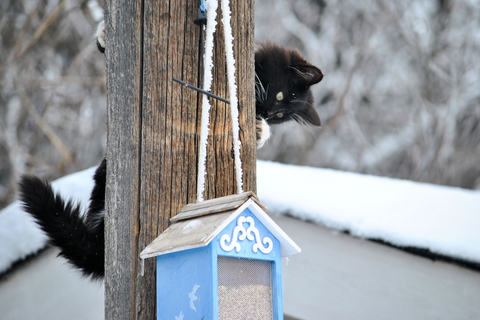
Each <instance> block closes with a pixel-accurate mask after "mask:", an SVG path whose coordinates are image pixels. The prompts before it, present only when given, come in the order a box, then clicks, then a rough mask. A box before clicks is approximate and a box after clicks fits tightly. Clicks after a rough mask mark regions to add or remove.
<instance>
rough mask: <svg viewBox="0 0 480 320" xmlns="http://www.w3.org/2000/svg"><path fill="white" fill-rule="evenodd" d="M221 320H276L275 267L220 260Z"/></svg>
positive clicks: (259, 263)
mask: <svg viewBox="0 0 480 320" xmlns="http://www.w3.org/2000/svg"><path fill="white" fill-rule="evenodd" d="M217 263H218V319H219V320H267V319H268V320H272V319H273V304H272V263H271V262H270V261H264V260H252V259H242V258H231V257H222V256H218V262H217Z"/></svg>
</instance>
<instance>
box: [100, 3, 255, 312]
mask: <svg viewBox="0 0 480 320" xmlns="http://www.w3.org/2000/svg"><path fill="white" fill-rule="evenodd" d="M199 5H200V0H195V1H192V0H159V1H157V0H155V1H154V0H143V1H142V0H136V1H113V0H107V1H106V3H105V23H106V38H107V39H106V45H107V48H106V61H107V108H108V112H107V117H108V143H107V193H106V196H107V197H106V216H105V222H106V225H105V274H106V279H105V319H107V320H119V319H149V320H151V319H154V318H155V315H156V305H155V299H156V288H155V285H156V281H155V279H156V278H155V261H154V259H148V260H146V261H145V269H144V270H145V272H144V276H142V275H141V261H140V259H139V254H140V252H141V251H142V250H143V249H144V248H145V247H146V246H147V245H148V244H149V243H150V242H151V241H153V240H154V239H155V238H156V237H157V236H158V235H159V234H160V233H161V232H162V231H163V230H165V229H166V228H167V227H168V225H169V219H170V218H171V217H172V216H174V215H176V214H177V213H178V212H179V210H180V209H181V208H182V207H183V206H184V205H186V204H187V203H192V202H195V201H196V183H197V155H198V141H199V130H200V122H199V121H200V118H201V117H200V115H201V101H202V97H201V95H200V94H198V93H197V92H195V91H193V90H191V89H188V88H185V87H183V86H181V85H180V84H178V83H175V82H173V81H172V77H176V78H179V79H182V80H184V81H186V82H187V83H190V84H192V85H195V86H199V79H200V69H199V58H200V57H199V37H200V29H199V28H200V27H199V26H197V25H195V24H194V23H193V20H194V19H195V18H196V16H197V9H198V7H199ZM230 6H231V10H232V21H231V23H232V29H233V33H234V34H233V37H234V41H235V42H234V52H235V60H236V76H237V86H238V100H239V109H240V110H239V111H240V129H241V130H240V139H241V141H242V148H241V158H242V162H243V183H244V190H245V191H248V190H252V191H256V172H255V168H256V164H255V163H256V160H255V157H256V150H255V120H254V119H255V89H254V72H255V71H254V40H253V36H254V31H253V29H254V1H253V0H232V1H231V2H230ZM221 15H222V14H221V8H220V6H219V8H218V16H217V22H218V25H217V31H216V34H215V52H214V70H213V72H214V76H213V79H214V80H213V87H212V90H211V91H212V92H213V93H215V94H217V95H219V96H221V97H225V98H227V99H228V90H227V78H226V64H225V52H224V43H223V27H222V24H221ZM210 101H211V103H212V109H211V115H210V122H211V126H210V136H209V140H208V143H209V144H208V155H207V177H206V186H205V199H211V198H216V197H221V196H225V195H229V194H233V193H235V190H236V189H235V170H234V159H233V151H232V150H233V141H232V133H231V120H230V109H229V105H226V104H225V103H223V102H219V101H216V100H213V99H210ZM160 312H161V311H160Z"/></svg>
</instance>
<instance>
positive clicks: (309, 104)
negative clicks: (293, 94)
mask: <svg viewBox="0 0 480 320" xmlns="http://www.w3.org/2000/svg"><path fill="white" fill-rule="evenodd" d="M290 102H291V103H304V104H306V105H308V106H310V107H312V108H314V106H313V104H311V103H310V102H308V101H306V100H292V101H290Z"/></svg>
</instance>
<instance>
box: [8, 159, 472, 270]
mask: <svg viewBox="0 0 480 320" xmlns="http://www.w3.org/2000/svg"><path fill="white" fill-rule="evenodd" d="M94 172H95V168H90V169H87V170H84V171H81V172H78V173H75V174H72V175H68V176H66V177H64V178H62V179H59V180H57V181H55V182H54V188H55V189H56V190H59V191H60V192H61V193H62V194H63V195H64V196H65V197H69V198H73V199H75V200H77V201H79V202H80V203H83V204H84V205H83V206H84V207H86V204H87V202H88V198H89V196H90V191H91V189H92V188H93V180H92V177H93V174H94ZM257 179H258V180H257V182H258V186H257V189H258V192H257V194H258V196H259V198H260V200H261V201H262V203H264V204H265V205H267V206H268V208H269V210H268V211H269V212H272V213H280V214H290V215H292V216H294V217H297V218H299V219H304V220H308V221H312V222H315V223H318V224H322V225H325V226H327V227H329V228H332V229H336V230H347V231H349V232H350V233H351V234H353V235H355V236H358V237H362V238H368V239H380V240H383V241H385V242H388V243H391V244H393V245H396V246H408V247H417V248H422V249H428V250H430V251H431V252H434V253H438V254H441V255H446V256H451V257H454V258H459V259H465V260H468V261H473V262H477V263H478V262H480V232H479V230H480V192H476V191H471V190H464V189H460V188H451V187H444V186H437V185H431V184H425V183H417V182H412V181H406V180H396V179H389V178H381V177H375V176H368V175H362V174H355V173H348V172H339V171H335V170H328V169H319V168H309V167H299V166H292V165H284V164H279V163H273V162H265V161H258V162H257ZM45 240H46V239H45V236H44V235H43V234H42V232H41V231H40V230H39V229H38V228H37V227H36V225H35V223H34V222H33V221H32V219H31V218H30V217H29V216H28V215H27V214H25V213H24V212H23V211H22V210H21V208H20V207H19V205H18V203H17V202H15V203H13V204H12V205H10V206H8V207H7V208H5V209H4V210H2V211H0V273H1V272H3V271H5V270H6V269H8V268H9V267H10V266H11V265H12V264H13V263H14V262H16V261H17V260H19V259H23V258H24V257H26V256H27V255H29V254H32V253H35V252H36V251H38V250H39V249H41V248H43V247H44V246H45Z"/></svg>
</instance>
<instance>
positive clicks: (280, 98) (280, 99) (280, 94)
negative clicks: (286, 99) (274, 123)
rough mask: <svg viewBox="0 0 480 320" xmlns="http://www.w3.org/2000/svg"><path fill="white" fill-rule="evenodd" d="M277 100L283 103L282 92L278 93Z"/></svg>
mask: <svg viewBox="0 0 480 320" xmlns="http://www.w3.org/2000/svg"><path fill="white" fill-rule="evenodd" d="M276 98H277V100H278V101H282V100H283V92H282V91H280V92H279V93H277V96H276Z"/></svg>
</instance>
